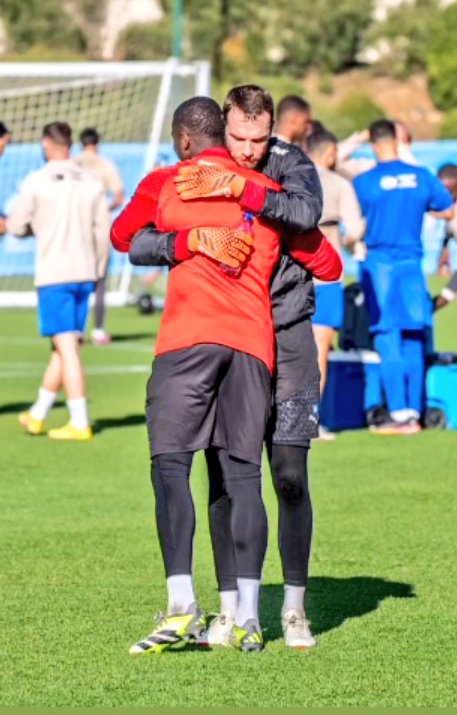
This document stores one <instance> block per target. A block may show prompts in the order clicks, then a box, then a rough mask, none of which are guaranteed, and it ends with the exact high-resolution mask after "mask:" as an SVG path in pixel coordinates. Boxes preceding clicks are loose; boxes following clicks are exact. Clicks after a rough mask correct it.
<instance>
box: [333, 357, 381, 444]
mask: <svg viewBox="0 0 457 715" xmlns="http://www.w3.org/2000/svg"><path fill="white" fill-rule="evenodd" d="M379 363H380V359H379V355H378V354H377V353H375V352H373V351H372V350H347V351H342V350H341V351H340V350H335V351H334V352H331V353H330V355H329V363H328V373H327V384H326V385H325V390H324V394H323V395H322V400H321V408H320V421H321V424H323V425H324V426H325V427H327V428H328V429H329V430H331V431H332V432H339V431H341V430H346V429H361V428H363V427H366V419H365V412H366V410H367V409H369V408H370V407H374V406H376V405H380V404H382V402H383V398H382V390H381V376H380V369H379Z"/></svg>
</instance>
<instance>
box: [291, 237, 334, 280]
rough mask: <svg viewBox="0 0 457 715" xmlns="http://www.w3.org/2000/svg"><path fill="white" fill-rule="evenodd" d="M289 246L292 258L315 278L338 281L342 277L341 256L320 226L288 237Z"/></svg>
mask: <svg viewBox="0 0 457 715" xmlns="http://www.w3.org/2000/svg"><path fill="white" fill-rule="evenodd" d="M287 248H288V249H289V253H290V255H291V256H292V258H293V259H294V260H296V261H298V263H301V264H302V265H303V266H304V267H305V268H306V269H307V270H308V271H310V272H311V273H312V274H313V276H314V277H315V278H318V279H319V280H321V281H338V280H339V279H340V278H341V276H342V273H343V262H342V260H341V256H340V255H339V253H338V251H336V250H335V249H334V248H333V246H332V244H331V243H330V241H328V240H327V239H326V237H325V236H324V234H323V233H322V231H320V230H319V229H318V228H313V229H312V230H311V231H307V232H306V233H302V234H300V235H298V236H293V237H292V238H290V239H288V240H287Z"/></svg>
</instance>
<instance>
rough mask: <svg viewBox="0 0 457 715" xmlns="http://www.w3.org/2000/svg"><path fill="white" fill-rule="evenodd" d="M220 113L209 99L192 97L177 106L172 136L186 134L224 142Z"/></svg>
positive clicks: (214, 103)
mask: <svg viewBox="0 0 457 715" xmlns="http://www.w3.org/2000/svg"><path fill="white" fill-rule="evenodd" d="M224 129H225V127H224V122H223V120H222V111H221V108H220V106H219V105H218V103H217V102H215V101H214V99H210V97H192V99H187V100H186V101H185V102H183V103H182V104H180V105H179V107H178V108H177V109H176V110H175V113H174V114H173V120H172V122H171V130H172V132H173V134H175V133H182V132H184V131H185V132H186V133H187V134H194V135H195V134H198V135H201V136H206V137H210V138H211V139H216V140H219V139H220V140H221V143H223V141H224Z"/></svg>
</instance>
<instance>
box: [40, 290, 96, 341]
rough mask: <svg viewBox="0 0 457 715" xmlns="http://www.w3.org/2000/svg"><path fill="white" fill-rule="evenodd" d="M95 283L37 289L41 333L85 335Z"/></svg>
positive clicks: (49, 334) (50, 334) (48, 334)
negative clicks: (90, 297) (90, 298)
mask: <svg viewBox="0 0 457 715" xmlns="http://www.w3.org/2000/svg"><path fill="white" fill-rule="evenodd" d="M94 288H95V282H94V281H86V282H85V283H58V284H56V285H51V286H42V287H41V288H38V322H39V328H40V334H41V335H43V336H48V337H52V336H53V335H59V334H60V333H83V332H84V328H85V325H86V319H87V313H88V310H89V296H90V294H91V293H92V292H93V291H94Z"/></svg>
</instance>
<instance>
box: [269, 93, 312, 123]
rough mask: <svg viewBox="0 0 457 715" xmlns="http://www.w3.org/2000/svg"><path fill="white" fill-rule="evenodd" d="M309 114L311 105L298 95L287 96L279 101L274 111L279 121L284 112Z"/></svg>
mask: <svg viewBox="0 0 457 715" xmlns="http://www.w3.org/2000/svg"><path fill="white" fill-rule="evenodd" d="M290 111H294V112H310V111H311V105H310V103H309V102H307V101H306V100H305V99H303V98H302V97H299V96H298V94H288V95H287V96H286V97H283V98H282V99H280V100H279V104H278V107H277V110H276V118H277V119H278V120H279V119H281V117H282V116H283V114H285V113H286V112H290Z"/></svg>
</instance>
